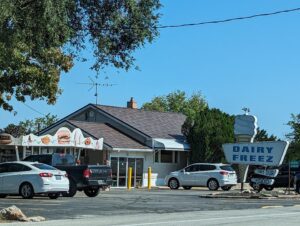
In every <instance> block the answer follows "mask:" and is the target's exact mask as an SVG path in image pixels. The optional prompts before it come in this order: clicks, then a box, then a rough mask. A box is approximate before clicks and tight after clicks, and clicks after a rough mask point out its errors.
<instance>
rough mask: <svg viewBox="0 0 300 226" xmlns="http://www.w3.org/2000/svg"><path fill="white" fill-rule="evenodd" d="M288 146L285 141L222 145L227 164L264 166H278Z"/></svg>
mask: <svg viewBox="0 0 300 226" xmlns="http://www.w3.org/2000/svg"><path fill="white" fill-rule="evenodd" d="M288 146H289V142H287V141H274V142H257V143H235V144H223V145H222V147H223V151H224V153H225V157H226V160H227V161H228V162H229V163H234V164H246V165H264V166H280V165H281V164H282V161H283V159H284V157H285V154H286V151H287V149H288Z"/></svg>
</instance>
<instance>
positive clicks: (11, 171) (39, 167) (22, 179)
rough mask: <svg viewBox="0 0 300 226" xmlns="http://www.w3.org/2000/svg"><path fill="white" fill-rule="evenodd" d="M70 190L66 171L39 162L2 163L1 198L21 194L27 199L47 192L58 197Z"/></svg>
mask: <svg viewBox="0 0 300 226" xmlns="http://www.w3.org/2000/svg"><path fill="white" fill-rule="evenodd" d="M68 191H69V180H68V177H67V174H66V172H65V171H60V170H58V169H56V168H54V167H52V166H49V165H46V164H42V163H38V162H23V161H16V162H4V163H0V198H5V197H6V196H7V195H21V196H22V197H23V198H25V199H30V198H32V197H33V196H34V195H35V194H47V195H48V196H49V198H50V199H56V198H58V197H59V195H60V193H63V192H68Z"/></svg>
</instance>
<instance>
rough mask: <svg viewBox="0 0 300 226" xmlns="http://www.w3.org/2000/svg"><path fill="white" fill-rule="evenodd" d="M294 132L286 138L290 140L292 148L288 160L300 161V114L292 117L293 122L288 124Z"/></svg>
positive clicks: (287, 155)
mask: <svg viewBox="0 0 300 226" xmlns="http://www.w3.org/2000/svg"><path fill="white" fill-rule="evenodd" d="M288 125H289V126H290V127H291V130H292V132H291V133H289V134H287V135H286V137H287V138H288V139H289V140H290V146H289V149H288V151H287V154H286V158H285V159H286V160H287V161H289V160H300V114H298V115H295V114H292V115H291V120H290V121H289V122H288Z"/></svg>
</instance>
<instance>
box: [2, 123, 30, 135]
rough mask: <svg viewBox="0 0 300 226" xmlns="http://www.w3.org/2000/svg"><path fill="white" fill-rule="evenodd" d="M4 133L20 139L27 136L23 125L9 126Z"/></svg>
mask: <svg viewBox="0 0 300 226" xmlns="http://www.w3.org/2000/svg"><path fill="white" fill-rule="evenodd" d="M3 132H4V133H9V134H10V135H12V136H14V137H20V136H22V135H25V134H26V128H25V127H23V126H21V125H15V124H8V126H6V127H5V128H4V129H3Z"/></svg>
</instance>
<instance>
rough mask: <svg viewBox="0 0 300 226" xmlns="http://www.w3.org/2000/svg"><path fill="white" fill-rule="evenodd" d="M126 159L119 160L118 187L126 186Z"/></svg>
mask: <svg viewBox="0 0 300 226" xmlns="http://www.w3.org/2000/svg"><path fill="white" fill-rule="evenodd" d="M127 169H128V168H127V158H119V187H126V186H127Z"/></svg>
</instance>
